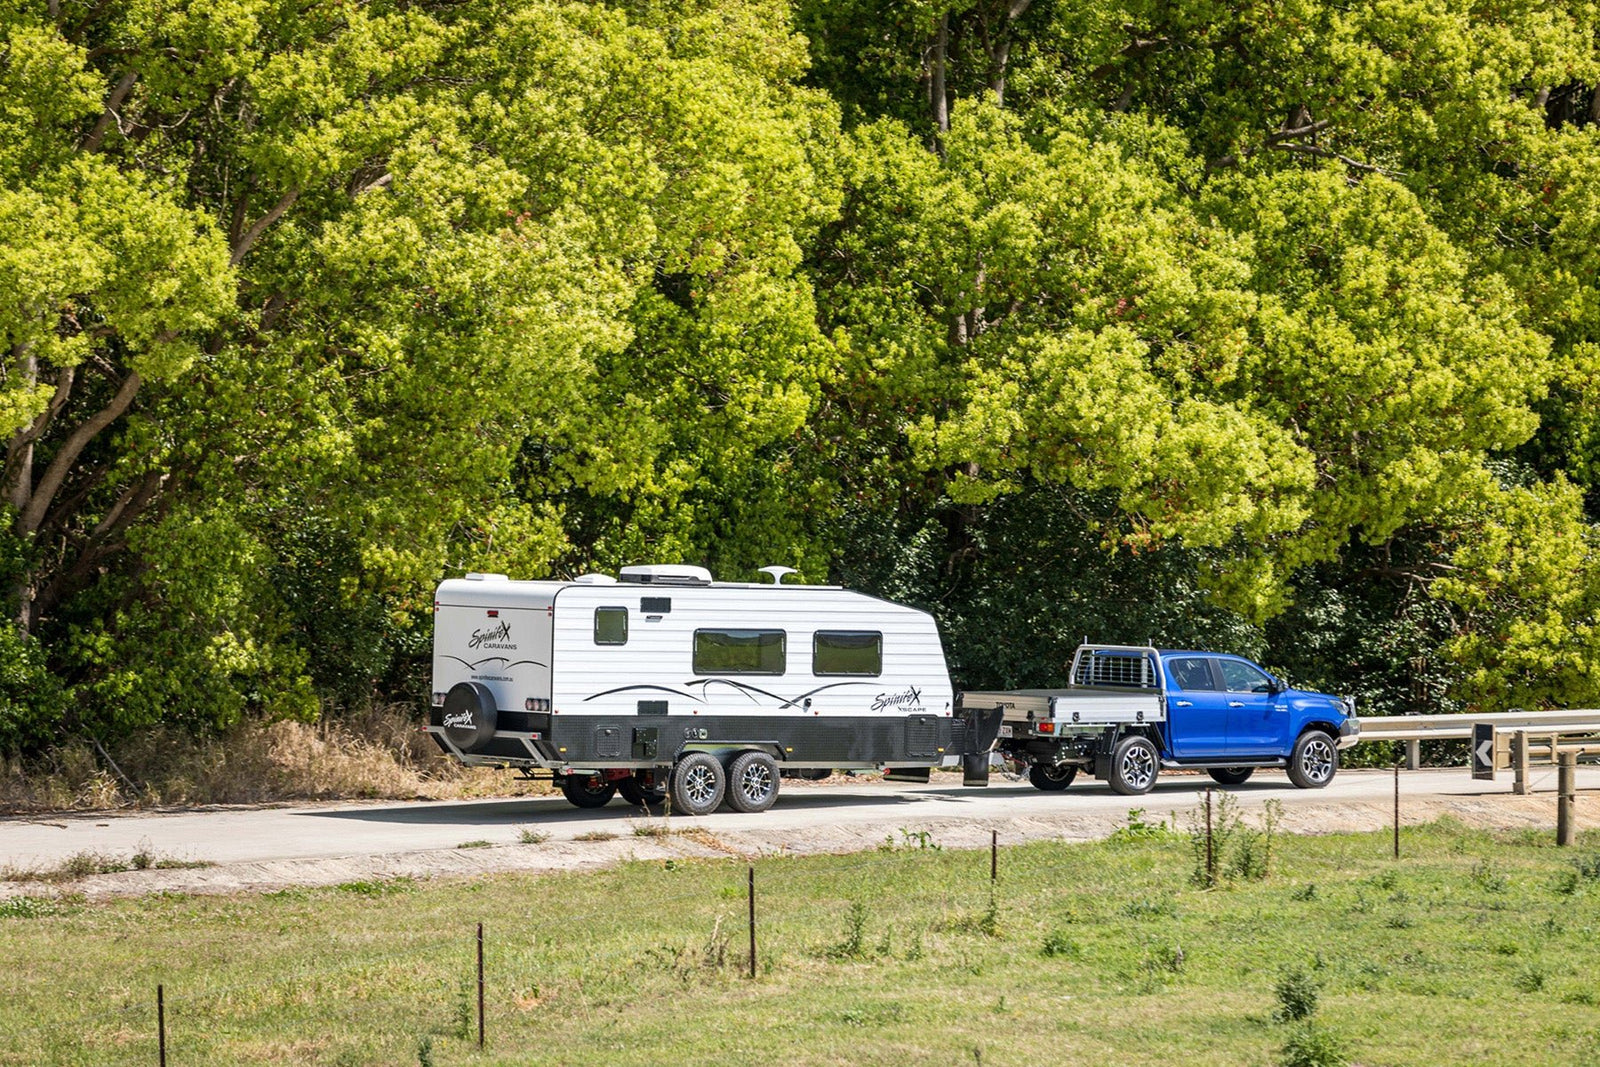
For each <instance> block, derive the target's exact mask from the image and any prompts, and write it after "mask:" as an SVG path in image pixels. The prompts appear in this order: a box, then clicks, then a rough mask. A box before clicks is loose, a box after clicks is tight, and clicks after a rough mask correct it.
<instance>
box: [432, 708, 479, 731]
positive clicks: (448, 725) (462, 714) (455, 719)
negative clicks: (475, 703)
mask: <svg viewBox="0 0 1600 1067" xmlns="http://www.w3.org/2000/svg"><path fill="white" fill-rule="evenodd" d="M441 725H442V726H443V727H444V728H445V729H446V730H476V729H477V728H478V721H477V720H476V719H475V718H473V716H472V709H471V708H463V709H462V710H460V711H456V712H451V713H450V714H449V715H446V716H445V717H444V722H443V723H442V724H441Z"/></svg>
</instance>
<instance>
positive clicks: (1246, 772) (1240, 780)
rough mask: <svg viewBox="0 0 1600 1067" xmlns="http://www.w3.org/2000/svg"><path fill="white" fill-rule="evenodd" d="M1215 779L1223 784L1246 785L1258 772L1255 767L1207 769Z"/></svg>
mask: <svg viewBox="0 0 1600 1067" xmlns="http://www.w3.org/2000/svg"><path fill="white" fill-rule="evenodd" d="M1206 773H1207V774H1209V775H1211V777H1212V779H1213V780H1214V781H1217V782H1220V783H1221V784H1223V785H1244V784H1245V783H1246V782H1248V781H1249V780H1250V776H1251V775H1252V774H1254V773H1256V769H1255V768H1254V767H1211V768H1209V769H1207V771H1206Z"/></svg>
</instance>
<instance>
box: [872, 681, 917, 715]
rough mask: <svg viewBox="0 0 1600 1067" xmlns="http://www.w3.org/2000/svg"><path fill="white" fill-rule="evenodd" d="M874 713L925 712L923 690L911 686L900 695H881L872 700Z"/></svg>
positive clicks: (899, 693)
mask: <svg viewBox="0 0 1600 1067" xmlns="http://www.w3.org/2000/svg"><path fill="white" fill-rule="evenodd" d="M872 710H873V711H904V712H920V711H923V710H925V709H924V708H923V706H922V690H920V689H918V688H917V687H916V686H914V685H909V686H907V687H906V688H904V689H902V690H901V691H900V692H898V693H879V694H878V695H877V696H876V697H874V698H873V700H872Z"/></svg>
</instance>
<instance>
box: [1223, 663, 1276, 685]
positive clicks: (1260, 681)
mask: <svg viewBox="0 0 1600 1067" xmlns="http://www.w3.org/2000/svg"><path fill="white" fill-rule="evenodd" d="M1217 662H1218V663H1219V664H1221V666H1222V683H1223V684H1224V685H1225V686H1227V687H1228V692H1230V693H1265V692H1266V691H1267V689H1268V688H1269V687H1270V685H1271V683H1272V679H1271V678H1269V677H1267V672H1266V671H1263V670H1258V669H1257V668H1255V667H1252V666H1251V665H1250V664H1248V663H1241V662H1240V661H1238V660H1236V659H1221V660H1218V661H1217Z"/></svg>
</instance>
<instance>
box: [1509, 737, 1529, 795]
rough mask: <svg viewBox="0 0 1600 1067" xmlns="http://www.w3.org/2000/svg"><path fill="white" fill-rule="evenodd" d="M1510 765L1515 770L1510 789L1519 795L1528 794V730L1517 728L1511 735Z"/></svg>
mask: <svg viewBox="0 0 1600 1067" xmlns="http://www.w3.org/2000/svg"><path fill="white" fill-rule="evenodd" d="M1511 766H1512V768H1513V769H1514V770H1515V771H1516V772H1517V776H1516V779H1515V780H1514V781H1513V782H1512V783H1511V791H1512V792H1513V793H1515V794H1516V795H1517V796H1519V797H1523V796H1527V795H1528V731H1526V730H1518V731H1517V732H1516V733H1515V734H1512V735H1511Z"/></svg>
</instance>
